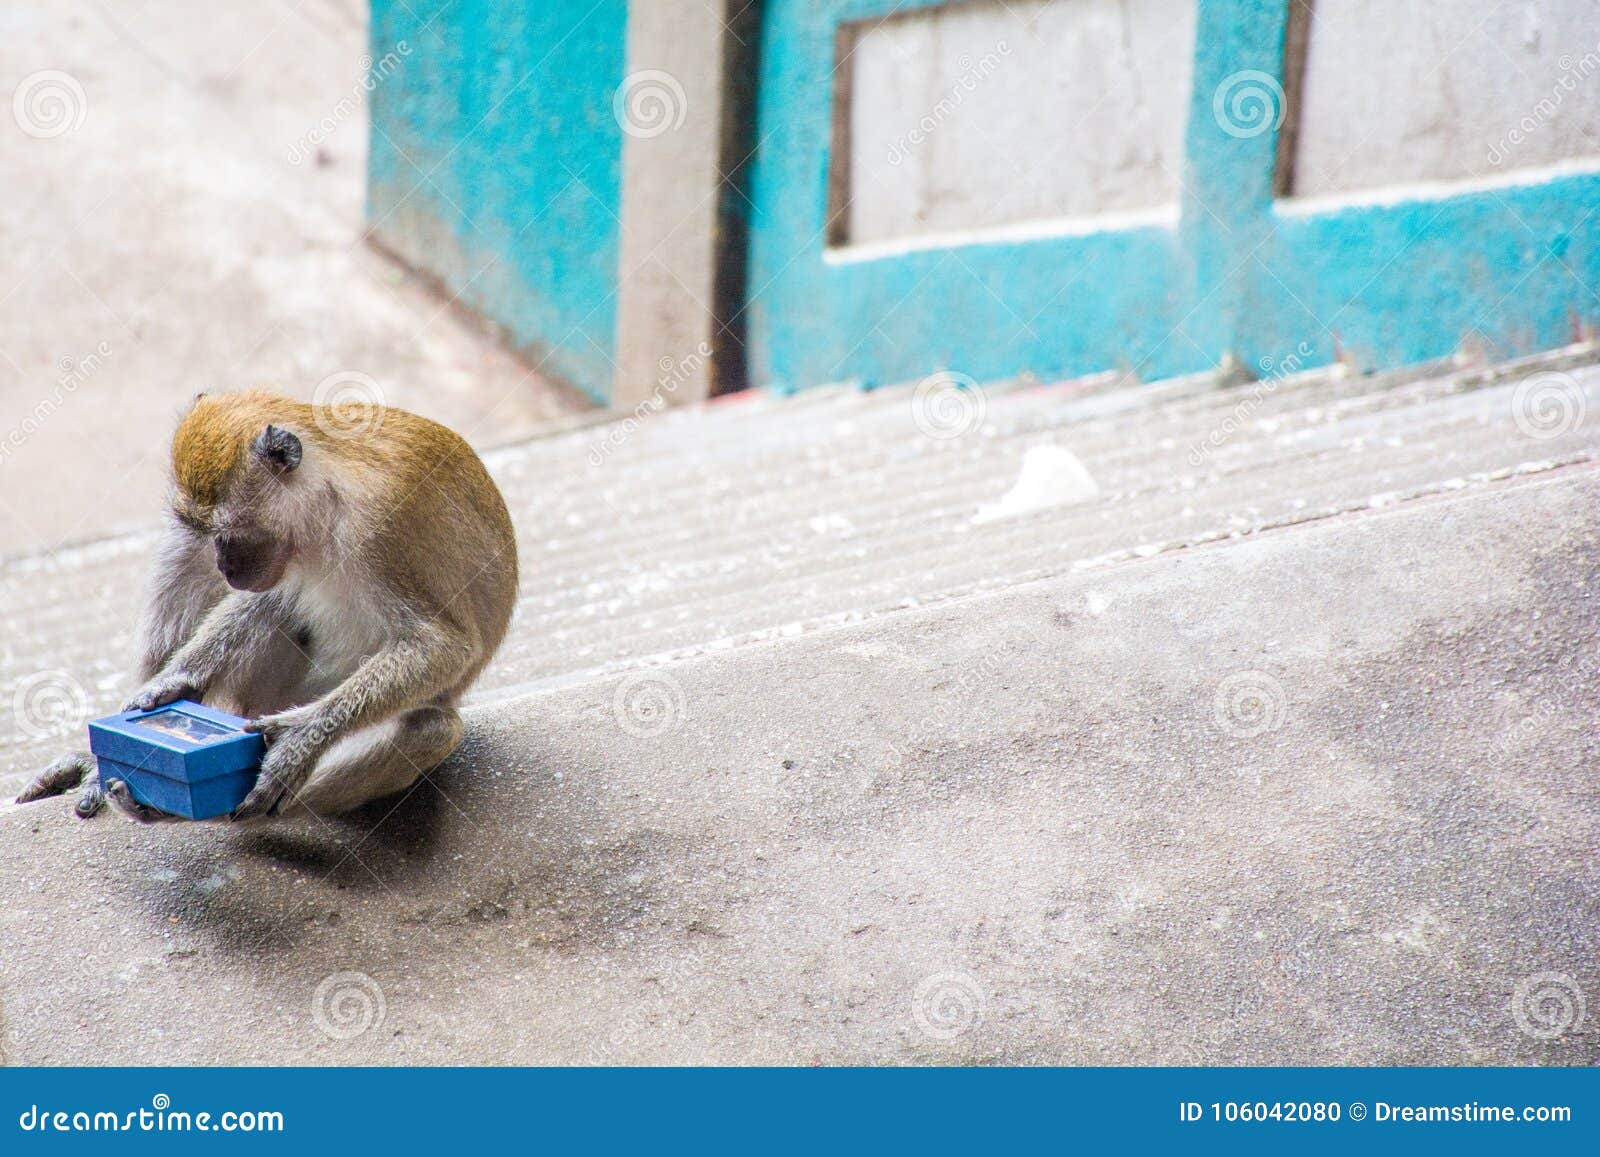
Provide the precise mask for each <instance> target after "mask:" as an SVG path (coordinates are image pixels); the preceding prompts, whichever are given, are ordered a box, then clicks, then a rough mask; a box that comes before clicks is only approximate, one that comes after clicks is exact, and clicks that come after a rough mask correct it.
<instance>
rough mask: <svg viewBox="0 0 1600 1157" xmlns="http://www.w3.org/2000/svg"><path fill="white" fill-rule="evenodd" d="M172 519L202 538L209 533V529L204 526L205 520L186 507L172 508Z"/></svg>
mask: <svg viewBox="0 0 1600 1157" xmlns="http://www.w3.org/2000/svg"><path fill="white" fill-rule="evenodd" d="M172 517H174V518H176V519H177V520H178V521H179V522H180V523H182V524H183V525H184V526H185V527H186V528H187V529H189V530H191V531H193V532H194V533H195V534H197V535H199V536H201V537H202V538H204V537H207V536H208V535H210V533H211V529H210V527H208V526H207V525H206V520H205V519H204V518H202V517H201V516H200V514H199V512H197V511H195V510H191V509H190V508H189V507H187V506H174V507H173V508H172Z"/></svg>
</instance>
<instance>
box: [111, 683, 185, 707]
mask: <svg viewBox="0 0 1600 1157" xmlns="http://www.w3.org/2000/svg"><path fill="white" fill-rule="evenodd" d="M196 690H197V688H196V687H195V685H194V681H193V680H192V679H190V678H189V677H188V676H186V675H161V676H157V677H156V678H155V679H153V680H152V681H150V682H149V683H147V684H145V685H144V686H143V687H141V688H139V690H138V691H137V692H135V693H134V696H133V698H132V699H129V700H128V701H127V702H126V703H124V704H123V705H122V709H123V710H124V711H154V710H155V709H156V708H157V707H165V706H166V705H167V704H168V703H174V702H176V701H177V700H179V699H189V698H193V697H194V694H195V692H196Z"/></svg>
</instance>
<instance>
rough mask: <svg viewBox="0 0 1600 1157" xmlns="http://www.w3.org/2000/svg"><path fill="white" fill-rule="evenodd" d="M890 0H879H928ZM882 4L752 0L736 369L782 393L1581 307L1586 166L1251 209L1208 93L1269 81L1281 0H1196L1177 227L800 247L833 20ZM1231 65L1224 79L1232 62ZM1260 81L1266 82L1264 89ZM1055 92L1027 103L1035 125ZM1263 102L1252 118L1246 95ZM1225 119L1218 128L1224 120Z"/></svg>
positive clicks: (1213, 356) (1495, 330)
mask: <svg viewBox="0 0 1600 1157" xmlns="http://www.w3.org/2000/svg"><path fill="white" fill-rule="evenodd" d="M933 2H934V0H908V2H902V3H901V4H899V5H898V10H899V11H906V10H909V9H913V8H917V7H927V6H931V4H932V3H933ZM894 8H896V5H894V4H892V3H891V2H890V0H769V3H768V5H767V11H766V18H765V24H764V27H763V32H762V44H761V51H762V56H761V60H762V64H761V76H760V82H759V91H760V97H759V104H758V137H759V139H760V140H762V141H763V142H766V147H764V148H763V149H762V151H761V152H760V153H759V154H758V155H757V157H756V159H755V163H754V171H753V175H752V199H753V202H754V208H753V210H752V212H751V237H752V250H751V268H750V280H749V285H750V288H751V293H750V296H749V298H748V302H747V309H748V321H749V348H750V356H751V360H752V365H751V378H752V381H753V382H754V383H756V384H766V385H770V386H773V387H775V388H778V389H797V388H800V387H803V386H808V385H814V384H817V383H820V382H828V381H838V380H850V379H853V380H857V381H860V382H862V383H863V384H866V385H877V384H885V383H890V382H896V381H907V380H914V379H916V378H919V377H921V376H923V375H925V374H928V373H930V372H932V371H934V370H938V369H950V370H954V371H958V372H960V373H964V374H967V375H970V376H971V377H973V378H976V379H978V380H980V381H982V380H985V379H994V378H1001V377H1007V376H1010V375H1014V374H1016V373H1019V372H1021V371H1033V372H1035V373H1038V374H1041V375H1050V376H1054V375H1063V376H1067V375H1079V374H1085V373H1092V372H1098V371H1102V370H1107V369H1124V370H1132V371H1136V372H1137V373H1138V374H1139V375H1140V376H1141V377H1144V378H1147V379H1149V378H1159V377H1165V376H1169V375H1172V374H1177V373H1186V372H1192V371H1197V370H1203V369H1206V368H1208V367H1211V366H1215V365H1216V364H1217V363H1218V362H1219V361H1220V360H1221V359H1222V357H1223V356H1224V354H1227V353H1231V354H1233V355H1234V356H1235V357H1236V358H1238V360H1239V361H1240V362H1241V363H1242V364H1243V365H1245V366H1246V367H1255V366H1258V365H1261V364H1263V363H1264V362H1265V361H1266V360H1267V359H1271V360H1272V362H1273V363H1276V362H1279V361H1281V360H1282V359H1283V358H1284V357H1285V356H1286V355H1287V354H1289V353H1292V352H1294V351H1296V350H1297V349H1298V347H1299V345H1300V343H1302V342H1304V343H1306V344H1307V345H1308V346H1309V347H1310V348H1311V349H1312V350H1313V351H1315V352H1314V355H1313V357H1311V358H1308V359H1305V363H1304V364H1307V365H1312V364H1317V363H1318V362H1327V361H1331V360H1333V359H1334V357H1335V356H1336V353H1337V352H1342V353H1343V355H1344V356H1345V357H1346V358H1347V359H1348V360H1350V361H1352V362H1353V363H1354V364H1356V365H1357V366H1359V367H1363V368H1378V367H1386V366H1395V365H1402V364H1407V363H1411V362H1418V361H1425V360H1428V359H1431V358H1436V357H1442V356H1446V355H1448V354H1450V353H1452V352H1454V351H1455V350H1457V349H1458V348H1460V347H1461V346H1462V345H1463V344H1473V345H1481V346H1483V347H1485V348H1487V349H1488V350H1490V351H1491V352H1492V353H1493V354H1495V355H1497V356H1512V355H1516V354H1521V353H1527V352H1532V351H1535V350H1538V349H1545V348H1550V347H1552V346H1557V345H1560V344H1563V343H1565V342H1566V341H1568V340H1569V339H1570V338H1571V336H1572V333H1573V330H1574V328H1576V327H1578V326H1580V325H1586V324H1592V322H1593V321H1594V320H1595V319H1596V318H1597V317H1600V299H1596V297H1595V296H1594V294H1593V293H1592V292H1591V291H1590V290H1589V289H1588V288H1587V285H1586V284H1585V283H1586V282H1587V283H1589V284H1593V283H1594V282H1595V280H1596V279H1597V277H1600V246H1597V245H1596V228H1597V226H1600V219H1597V218H1594V217H1591V216H1590V213H1591V210H1593V209H1594V208H1595V207H1596V206H1600V175H1595V174H1580V175H1570V176H1564V177H1561V178H1558V179H1553V180H1548V181H1545V182H1544V183H1542V184H1534V185H1524V186H1518V187H1514V188H1497V189H1486V190H1479V191H1473V192H1463V193H1460V194H1459V195H1455V196H1448V197H1443V198H1439V199H1417V200H1410V201H1400V202H1397V203H1394V204H1387V205H1377V206H1352V207H1345V208H1334V209H1330V210H1328V211H1325V212H1320V213H1315V214H1311V215H1303V214H1298V213H1295V212H1292V211H1285V210H1284V209H1283V207H1281V206H1279V205H1278V204H1276V203H1275V201H1274V198H1273V194H1272V173H1273V167H1274V159H1275V156H1276V151H1277V130H1276V128H1275V127H1273V126H1271V125H1270V120H1269V122H1268V127H1266V128H1264V130H1263V131H1261V132H1259V133H1255V134H1254V135H1251V134H1250V133H1249V132H1245V133H1242V134H1241V133H1239V132H1237V131H1236V132H1233V133H1230V132H1228V131H1226V129H1225V128H1224V127H1223V123H1222V121H1221V120H1220V119H1219V117H1218V116H1217V115H1216V114H1215V111H1214V107H1213V102H1214V100H1215V98H1216V95H1217V92H1218V90H1219V88H1222V87H1223V86H1224V85H1225V84H1227V83H1228V82H1229V81H1230V80H1233V81H1234V82H1235V83H1234V85H1233V87H1230V88H1229V90H1228V91H1230V92H1231V91H1233V90H1234V89H1235V88H1236V87H1237V84H1238V83H1239V81H1238V78H1237V77H1236V74H1238V73H1240V72H1242V71H1246V70H1254V71H1257V72H1260V73H1265V74H1266V75H1267V76H1268V77H1270V78H1272V79H1273V81H1274V82H1275V83H1278V84H1280V85H1281V83H1282V79H1283V67H1284V58H1283V56H1284V54H1283V41H1284V29H1285V20H1286V14H1287V5H1286V4H1285V3H1284V2H1283V0H1199V21H1198V26H1197V30H1196V48H1195V67H1194V82H1193V91H1192V94H1191V99H1190V111H1189V121H1188V128H1187V136H1186V148H1187V159H1186V171H1185V174H1184V186H1185V190H1186V191H1185V194H1184V197H1183V200H1182V203H1181V205H1180V206H1179V210H1180V214H1179V220H1178V223H1177V224H1176V225H1175V226H1174V227H1171V228H1166V227H1161V226H1147V227H1140V228H1136V229H1129V230H1126V231H1118V232H1101V233H1088V234H1085V235H1079V236H1068V237H1056V238H1051V239H1047V240H1038V241H1033V242H1028V243H1014V242H1013V243H989V244H971V245H964V246H961V247H960V248H951V249H932V250H922V251H918V252H913V253H907V254H902V255H897V256H889V257H882V258H878V259H875V260H870V261H860V262H851V263H834V264H829V263H828V262H826V261H824V248H825V245H824V222H825V217H826V212H827V180H828V163H829V156H828V149H829V127H830V124H831V115H832V112H831V101H832V87H833V86H832V82H831V80H830V79H828V78H829V77H830V75H831V72H832V70H833V67H834V59H833V57H834V35H835V30H836V28H837V27H838V25H839V24H840V23H841V22H844V21H847V20H857V19H864V18H868V17H878V16H882V15H884V14H886V13H888V12H889V11H890V10H891V9H894ZM1246 79H1248V78H1246ZM1268 91H1270V90H1268ZM1071 114H1072V110H1070V109H1048V108H1041V109H1039V110H1038V124H1039V131H1040V132H1051V131H1067V126H1068V125H1069V124H1070V123H1071ZM1268 116H1269V118H1270V116H1271V113H1270V112H1269V113H1268ZM1234 127H1235V129H1236V130H1237V129H1238V128H1239V127H1240V126H1239V124H1238V123H1237V122H1235V124H1234Z"/></svg>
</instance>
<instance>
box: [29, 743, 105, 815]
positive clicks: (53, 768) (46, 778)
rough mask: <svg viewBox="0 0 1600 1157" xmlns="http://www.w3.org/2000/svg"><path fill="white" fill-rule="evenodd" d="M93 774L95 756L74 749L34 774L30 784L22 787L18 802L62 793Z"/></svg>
mask: <svg viewBox="0 0 1600 1157" xmlns="http://www.w3.org/2000/svg"><path fill="white" fill-rule="evenodd" d="M93 775H94V756H92V755H90V754H89V753H88V752H86V751H74V752H72V753H70V754H68V755H63V756H62V757H61V758H60V759H58V760H56V761H55V762H54V763H52V764H51V765H50V766H49V767H47V768H45V769H44V770H43V771H41V772H40V773H39V774H38V775H36V776H34V777H33V779H32V780H31V781H29V783H28V786H27V787H25V788H23V789H22V794H21V795H19V796H17V802H18V803H32V802H33V801H34V800H38V799H46V798H48V797H50V796H53V795H60V794H61V793H63V792H66V791H71V790H72V789H73V788H75V787H77V786H78V785H79V784H80V783H82V782H83V780H84V777H86V776H93Z"/></svg>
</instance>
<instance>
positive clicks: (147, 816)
mask: <svg viewBox="0 0 1600 1157" xmlns="http://www.w3.org/2000/svg"><path fill="white" fill-rule="evenodd" d="M106 798H107V799H109V800H110V801H111V806H112V807H114V808H116V809H117V810H118V811H119V812H121V813H122V814H123V815H125V816H127V817H128V818H129V819H131V820H137V821H138V822H139V823H141V824H160V823H166V822H168V821H171V820H181V819H183V817H182V816H175V815H173V814H172V813H171V812H164V811H162V810H161V809H159V808H153V807H150V806H149V805H148V804H142V803H140V802H139V801H138V800H136V799H134V798H133V793H132V792H131V791H129V790H128V785H127V784H125V783H123V782H122V781H121V780H120V779H113V780H112V781H111V782H110V783H108V784H106Z"/></svg>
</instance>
